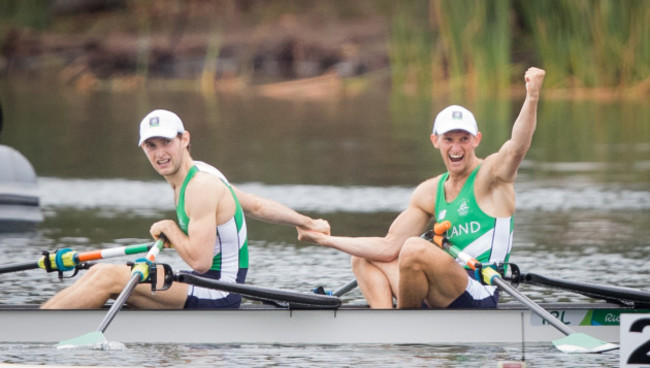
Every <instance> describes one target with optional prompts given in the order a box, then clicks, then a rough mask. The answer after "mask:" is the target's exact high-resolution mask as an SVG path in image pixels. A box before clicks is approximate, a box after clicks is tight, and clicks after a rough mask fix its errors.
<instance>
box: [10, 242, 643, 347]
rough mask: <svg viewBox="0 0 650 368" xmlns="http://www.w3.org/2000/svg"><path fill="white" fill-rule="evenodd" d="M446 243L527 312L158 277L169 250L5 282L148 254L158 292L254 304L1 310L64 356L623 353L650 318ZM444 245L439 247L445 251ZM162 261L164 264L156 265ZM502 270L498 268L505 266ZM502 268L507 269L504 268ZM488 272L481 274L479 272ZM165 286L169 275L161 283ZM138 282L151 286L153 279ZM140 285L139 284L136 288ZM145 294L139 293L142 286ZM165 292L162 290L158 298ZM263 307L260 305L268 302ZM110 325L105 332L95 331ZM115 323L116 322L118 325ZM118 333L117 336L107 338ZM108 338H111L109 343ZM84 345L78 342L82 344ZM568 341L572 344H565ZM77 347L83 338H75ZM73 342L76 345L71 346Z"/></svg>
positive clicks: (18, 332)
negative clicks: (177, 346)
mask: <svg viewBox="0 0 650 368" xmlns="http://www.w3.org/2000/svg"><path fill="white" fill-rule="evenodd" d="M436 238H437V239H438V240H440V239H442V243H440V244H442V246H444V247H446V250H447V251H448V252H450V254H452V253H453V254H455V256H456V257H458V258H459V259H463V260H466V261H467V263H468V265H470V266H472V268H475V269H476V270H477V272H480V273H481V275H482V276H483V280H484V282H486V283H493V282H495V281H496V283H497V285H498V287H499V288H501V289H503V290H505V291H506V292H507V293H508V294H509V295H510V296H512V297H513V298H514V299H516V300H517V301H519V303H514V302H507V303H504V304H500V305H499V306H498V308H496V309H491V310H469V309H413V310H396V309H370V308H369V307H368V306H367V305H358V304H342V300H341V299H340V296H342V295H343V294H345V293H346V292H348V291H349V290H351V289H352V288H354V287H356V285H357V282H356V280H351V281H350V282H348V283H347V284H346V285H344V286H343V287H341V288H339V289H337V290H336V291H334V292H326V291H324V289H323V287H322V286H321V287H318V288H316V289H314V293H302V292H295V291H287V290H281V289H271V288H267V287H260V286H256V285H248V284H236V283H230V282H225V281H222V280H214V279H209V278H205V277H202V276H198V275H192V274H187V273H182V272H174V271H173V270H172V268H171V267H170V266H169V265H166V264H158V266H159V267H150V265H149V263H151V262H153V261H152V260H149V253H152V252H154V251H156V252H154V253H157V251H158V250H159V249H160V248H161V245H162V240H160V239H159V240H158V241H156V246H155V247H154V246H152V245H151V244H135V245H130V246H125V247H118V248H111V249H109V250H102V251H90V252H82V253H80V252H76V251H73V250H71V249H60V250H57V251H56V252H53V253H50V252H43V255H42V256H41V258H40V259H38V260H37V261H33V262H24V263H18V264H9V265H4V266H0V273H8V272H14V271H19V270H29V269H38V268H41V269H45V270H46V271H48V272H58V273H59V277H63V271H74V272H75V273H76V272H77V271H78V270H80V269H85V268H88V267H91V266H92V264H93V263H90V262H89V261H94V260H99V259H105V258H110V257H117V256H120V255H125V254H133V253H139V252H144V251H148V252H149V253H148V257H147V260H148V263H146V264H145V262H138V261H136V262H135V263H133V272H135V271H138V272H140V271H141V270H142V269H143V268H144V269H146V270H149V271H148V272H147V273H149V272H151V273H153V270H156V269H158V268H160V270H159V271H158V272H164V275H162V277H163V279H164V280H165V282H164V285H162V287H161V288H160V287H159V288H158V290H165V289H166V288H168V287H169V286H171V284H172V283H173V282H181V283H186V284H191V285H195V286H201V287H208V288H213V289H216V290H222V291H226V292H231V293H237V294H240V295H242V296H243V297H245V298H246V299H248V300H250V301H251V302H253V303H246V304H244V306H243V307H242V308H240V309H235V310H142V309H129V308H126V309H124V310H122V311H121V312H120V313H119V314H118V313H117V312H118V311H120V310H121V309H122V308H121V307H122V305H123V304H124V302H125V300H126V299H127V298H128V294H129V290H131V287H130V286H129V284H131V282H130V283H129V284H127V287H125V288H124V290H123V292H122V293H121V294H120V297H118V298H117V300H116V301H115V302H114V303H113V305H111V306H110V309H109V310H108V313H106V310H105V308H100V309H88V310H83V309H82V310H42V309H39V308H37V306H35V305H20V306H11V305H0V326H2V329H0V342H33V343H36V342H38V343H54V342H57V341H58V342H59V344H58V345H57V347H59V348H67V347H78V346H91V345H95V343H96V342H98V341H101V345H104V343H105V342H108V341H111V340H112V341H118V342H121V343H157V344H159V343H162V344H165V343H167V344H171V343H189V344H224V343H231V344H291V343H297V344H348V343H365V344H375V343H377V344H468V343H523V342H527V343H537V342H539V343H542V342H548V341H552V342H553V344H554V345H555V346H556V347H557V348H558V349H559V350H561V351H564V352H581V353H582V352H604V351H609V350H612V349H616V348H618V346H617V345H616V344H613V342H618V341H619V335H620V333H619V329H620V328H619V323H620V322H619V321H620V318H621V315H622V314H625V313H650V292H648V291H644V290H636V289H630V288H624V287H616V286H606V285H597V284H589V283H581V282H570V281H567V280H557V279H553V278H549V277H544V276H541V275H537V274H533V273H527V274H522V273H521V272H520V271H519V268H518V267H517V266H516V265H515V264H513V263H510V264H509V265H510V273H511V275H510V277H509V278H508V280H509V281H510V284H508V283H507V282H506V279H505V278H504V277H503V275H501V274H500V273H498V272H497V271H496V269H494V268H492V267H491V266H490V265H482V264H479V263H478V262H477V261H476V260H475V259H473V258H471V257H468V256H467V255H466V254H465V253H464V252H463V251H458V250H457V249H455V248H454V246H453V245H451V244H449V243H448V241H447V240H446V238H444V237H443V238H441V237H440V236H438V235H436ZM436 244H438V243H436ZM154 259H155V257H154ZM497 266H498V265H497ZM497 268H498V267H497ZM479 270H480V271H479ZM159 276H160V275H159ZM139 278H140V279H141V280H140V281H138V282H148V280H150V279H157V277H153V276H152V277H151V278H148V276H142V277H139ZM132 279H133V280H137V279H138V278H133V275H132ZM519 283H528V284H532V285H536V286H542V287H552V288H557V289H561V290H568V291H572V292H576V293H579V294H583V295H586V296H589V297H591V298H595V299H600V300H604V302H594V303H581V304H580V303H555V304H545V305H544V304H542V305H539V304H537V303H535V302H533V301H532V300H530V299H528V298H527V297H526V296H524V295H523V294H522V293H521V292H519V291H518V290H516V286H517V285H518V284H519ZM133 285H135V283H133ZM154 290H155V288H154V286H153V285H152V292H153V291H154ZM260 301H261V302H262V303H258V302H260ZM98 321H101V323H100V325H99V326H100V327H98V328H97V329H96V330H95V331H93V332H90V333H86V334H82V335H79V334H80V333H82V332H84V331H88V329H89V326H93V325H95V324H96V323H97V322H98ZM113 321H114V322H113ZM109 323H113V324H112V325H111V328H110V329H108V331H107V329H106V327H107V326H108V324H109ZM104 332H106V336H105V335H104ZM75 335H77V336H78V337H73V336H75ZM562 336H565V337H562ZM70 337H73V338H70ZM66 338H67V339H66Z"/></svg>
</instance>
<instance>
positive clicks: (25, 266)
mask: <svg viewBox="0 0 650 368" xmlns="http://www.w3.org/2000/svg"><path fill="white" fill-rule="evenodd" d="M153 244H154V243H153V242H150V243H142V244H134V245H128V246H124V247H115V248H107V249H101V250H94V251H89V252H81V253H79V252H76V251H73V250H71V249H67V248H66V249H59V250H57V251H56V252H55V253H52V254H49V253H48V254H47V255H44V256H42V257H41V258H39V259H38V260H37V261H35V262H24V263H15V264H9V265H4V266H0V274H1V273H8V272H17V271H26V270H33V269H37V268H42V269H44V270H47V271H70V270H72V269H74V268H75V267H76V266H78V265H80V264H81V263H82V262H88V261H95V260H99V259H105V258H112V257H120V256H124V255H130V254H137V253H144V252H146V251H148V250H149V249H151V247H152V246H153Z"/></svg>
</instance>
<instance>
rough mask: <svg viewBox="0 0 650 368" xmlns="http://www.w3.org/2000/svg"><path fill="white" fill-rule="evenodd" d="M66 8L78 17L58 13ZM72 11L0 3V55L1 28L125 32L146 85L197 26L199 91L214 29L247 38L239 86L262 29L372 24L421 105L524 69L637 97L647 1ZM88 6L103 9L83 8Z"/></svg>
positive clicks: (139, 2)
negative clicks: (381, 29)
mask: <svg viewBox="0 0 650 368" xmlns="http://www.w3.org/2000/svg"><path fill="white" fill-rule="evenodd" d="M72 4H75V5H77V6H78V8H77V9H76V10H74V11H71V10H70V9H68V8H65V7H66V6H68V7H69V6H70V5H72ZM79 4H84V2H83V1H75V2H70V1H65V0H59V1H54V0H5V1H2V2H0V46H3V45H4V44H5V43H6V42H7V39H8V38H9V37H11V36H8V35H11V32H9V30H10V29H16V28H20V27H26V28H31V29H35V30H49V31H62V30H66V32H89V33H91V32H94V34H95V35H96V34H98V33H99V34H105V33H106V30H107V29H119V30H120V31H127V30H128V31H130V32H131V33H132V34H134V36H135V37H137V39H138V47H137V50H138V52H137V55H135V59H136V61H135V62H133V64H134V65H135V66H134V70H133V71H132V73H133V74H135V75H138V76H140V77H142V78H144V79H145V80H146V78H147V76H148V75H149V74H150V73H149V71H150V68H149V63H150V62H152V61H151V60H152V58H151V55H150V53H152V52H153V51H152V50H153V49H152V46H151V41H150V39H151V38H152V37H154V36H157V37H160V36H161V35H166V36H168V37H171V38H172V41H170V43H173V42H174V37H177V36H178V35H179V34H182V33H183V32H190V31H195V30H196V29H197V28H198V27H200V26H203V29H205V30H207V31H206V32H207V33H209V37H208V40H209V41H208V42H207V44H206V45H204V46H203V47H204V48H205V57H204V60H205V63H206V69H205V70H204V72H203V74H202V75H200V76H197V78H199V79H201V78H202V81H203V82H205V80H206V77H207V78H212V77H218V75H217V73H215V72H214V69H215V65H218V59H219V57H221V54H222V53H221V50H220V49H219V48H220V47H224V45H225V41H226V39H227V38H226V36H227V35H228V32H229V31H230V29H229V28H228V26H224V24H225V22H239V25H240V26H244V27H249V28H250V37H249V40H248V45H246V46H245V47H246V50H247V51H246V57H244V58H242V59H241V60H240V61H239V62H240V64H242V65H239V71H240V72H241V73H244V74H247V75H246V77H248V76H250V74H251V67H252V62H251V55H252V54H253V52H254V50H253V48H258V47H259V46H260V45H259V44H260V35H266V34H267V32H266V30H267V29H268V27H269V24H272V23H283V22H289V21H291V19H297V18H300V17H304V16H309V17H311V18H310V19H317V20H318V22H317V24H315V25H316V26H322V25H324V24H331V22H336V21H346V22H349V21H350V20H354V19H364V18H369V17H372V18H378V17H379V18H381V19H384V20H385V23H386V29H387V39H386V44H387V46H386V53H387V57H388V60H389V62H390V75H391V81H392V85H393V87H394V88H395V90H396V91H397V93H405V94H406V95H419V96H423V97H424V98H428V97H430V96H432V95H437V94H446V95H450V96H452V97H454V96H455V95H457V94H459V93H462V94H467V93H469V94H485V93H487V92H489V93H491V94H496V95H498V96H506V95H508V93H509V90H510V86H511V84H512V83H513V82H520V81H521V75H522V73H523V70H524V69H525V68H526V67H527V66H530V65H536V66H539V67H542V68H544V69H546V70H547V71H548V77H547V80H546V84H547V86H548V87H549V88H569V89H572V88H573V89H582V88H591V89H594V88H607V89H616V90H623V89H636V90H640V91H641V92H642V93H647V91H648V89H649V88H648V84H649V83H650V79H649V76H650V32H648V24H650V6H648V5H649V4H648V1H647V0H541V1H531V0H400V1H388V0H358V1H348V0H333V1H316V0H304V1H291V0H249V1H235V0H224V1H214V2H210V1H203V2H202V1H185V0H170V1H165V2H156V1H144V0H105V1H103V2H101V1H100V2H97V1H90V2H86V3H85V5H86V7H85V8H84V7H80V6H79ZM98 4H99V5H102V4H103V5H104V8H102V9H101V10H99V11H98V10H97V9H92V11H91V10H89V9H88V7H89V6H90V5H95V6H96V5H98ZM62 9H65V10H66V11H63V10H62ZM84 10H85V11H86V12H87V13H86V14H83V11H84ZM107 14H112V17H109V16H107ZM226 15H227V16H226ZM75 16H76V18H75ZM93 17H94V18H93ZM73 19H74V20H73ZM108 22H112V23H108ZM217 23H219V24H217ZM109 24H110V25H109ZM309 26H311V24H310V25H309ZM164 27H166V28H164ZM240 29H241V28H240ZM311 30H312V31H313V29H311ZM14 36H15V34H14ZM297 37H300V35H298V36H297ZM322 37H323V38H326V37H327V34H326V32H324V33H323V34H322ZM311 41H312V42H313V40H311ZM244 42H245V41H244ZM355 42H364V40H357V41H355ZM336 46H339V45H334V46H332V47H336ZM300 52H304V50H303V51H300ZM293 56H294V58H295V57H296V55H293ZM367 71H372V70H367Z"/></svg>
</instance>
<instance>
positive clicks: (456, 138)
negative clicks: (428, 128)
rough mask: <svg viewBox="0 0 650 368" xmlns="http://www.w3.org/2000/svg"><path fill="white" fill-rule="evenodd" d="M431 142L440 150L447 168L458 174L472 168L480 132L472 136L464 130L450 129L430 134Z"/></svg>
mask: <svg viewBox="0 0 650 368" xmlns="http://www.w3.org/2000/svg"><path fill="white" fill-rule="evenodd" d="M431 142H432V143H433V146H434V147H436V148H437V149H439V150H440V154H441V155H442V160H443V161H444V163H445V166H446V167H447V170H448V171H449V172H450V173H452V174H454V173H456V174H460V173H462V172H464V171H466V170H471V169H472V168H473V165H474V162H475V160H476V152H475V150H476V147H478V145H479V143H480V142H481V133H480V132H478V133H477V134H476V135H475V136H474V135H471V134H470V133H468V132H466V131H464V130H452V131H450V132H447V133H445V134H442V135H437V134H431Z"/></svg>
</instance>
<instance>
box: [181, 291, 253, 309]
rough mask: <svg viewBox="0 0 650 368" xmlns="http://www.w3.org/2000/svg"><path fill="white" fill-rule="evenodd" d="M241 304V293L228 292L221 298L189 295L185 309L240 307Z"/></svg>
mask: <svg viewBox="0 0 650 368" xmlns="http://www.w3.org/2000/svg"><path fill="white" fill-rule="evenodd" d="M240 305H241V295H239V294H228V295H227V296H226V297H225V298H221V299H200V298H198V297H195V296H193V295H189V296H188V297H187V300H185V305H184V306H183V309H239V306H240Z"/></svg>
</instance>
